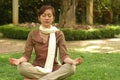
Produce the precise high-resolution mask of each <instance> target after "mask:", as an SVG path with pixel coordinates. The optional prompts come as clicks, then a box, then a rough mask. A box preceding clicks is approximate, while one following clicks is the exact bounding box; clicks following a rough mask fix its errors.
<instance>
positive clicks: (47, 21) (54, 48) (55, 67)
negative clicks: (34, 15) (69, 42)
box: [9, 5, 82, 80]
mask: <svg viewBox="0 0 120 80" xmlns="http://www.w3.org/2000/svg"><path fill="white" fill-rule="evenodd" d="M54 19H55V10H54V8H53V7H52V6H49V5H44V6H42V7H41V8H40V9H39V12H38V20H39V21H40V23H41V25H40V26H39V29H38V30H34V31H31V32H30V33H29V35H28V38H27V41H26V47H25V51H24V53H23V55H22V57H20V58H19V59H16V58H10V59H9V62H10V63H11V64H12V65H15V66H17V67H18V71H19V73H20V74H21V75H22V76H24V77H25V79H24V80H63V79H65V78H67V77H68V76H70V75H72V74H73V73H74V71H75V67H76V65H78V64H80V63H82V60H81V58H77V59H71V58H70V57H69V55H68V51H67V48H66V41H65V38H64V34H63V32H62V31H61V30H59V29H58V28H56V27H55V26H53V25H52V23H53V21H54ZM33 48H34V50H35V59H34V61H33V63H32V64H31V63H30V62H29V60H30V58H31V54H32V51H33ZM58 51H59V54H58ZM58 55H59V56H58ZM58 57H60V60H59V59H58ZM60 62H61V64H59V63H60Z"/></svg>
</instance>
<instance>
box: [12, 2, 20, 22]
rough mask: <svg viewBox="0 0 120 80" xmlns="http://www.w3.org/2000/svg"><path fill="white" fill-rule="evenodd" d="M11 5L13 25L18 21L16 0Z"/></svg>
mask: <svg viewBox="0 0 120 80" xmlns="http://www.w3.org/2000/svg"><path fill="white" fill-rule="evenodd" d="M12 5H13V24H18V20H19V17H18V13H19V9H18V0H13V2H12Z"/></svg>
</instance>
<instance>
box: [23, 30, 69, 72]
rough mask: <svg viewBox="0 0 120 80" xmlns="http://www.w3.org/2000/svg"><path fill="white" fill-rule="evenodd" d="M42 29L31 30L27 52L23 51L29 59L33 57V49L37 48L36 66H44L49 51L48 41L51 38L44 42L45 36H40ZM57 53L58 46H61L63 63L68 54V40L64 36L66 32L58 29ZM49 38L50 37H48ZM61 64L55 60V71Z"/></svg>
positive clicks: (60, 51) (60, 52)
mask: <svg viewBox="0 0 120 80" xmlns="http://www.w3.org/2000/svg"><path fill="white" fill-rule="evenodd" d="M39 33H40V30H34V31H31V32H30V33H29V35H28V38H27V42H26V47H25V52H24V53H23V57H25V58H26V59H27V60H28V61H29V60H30V58H31V54H32V50H33V48H34V50H35V55H36V56H35V59H34V61H33V65H34V66H41V67H44V65H45V61H46V57H47V51H48V42H49V40H48V41H47V42H46V43H44V42H43V38H42V37H41V36H40V34H39ZM55 34H56V55H57V48H58V47H59V54H60V59H61V62H62V63H63V61H64V59H65V58H66V57H69V56H68V53H67V48H66V42H65V38H64V34H63V32H62V31H57V32H56V33H55ZM48 39H49V38H48ZM59 67H60V66H59V65H58V63H57V61H56V56H55V61H54V67H53V71H54V70H56V69H58V68H59Z"/></svg>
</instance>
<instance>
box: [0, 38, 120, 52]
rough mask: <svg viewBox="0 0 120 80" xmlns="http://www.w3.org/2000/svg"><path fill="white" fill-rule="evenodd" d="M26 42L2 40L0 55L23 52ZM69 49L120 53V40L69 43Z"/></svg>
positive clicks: (0, 40)
mask: <svg viewBox="0 0 120 80" xmlns="http://www.w3.org/2000/svg"><path fill="white" fill-rule="evenodd" d="M25 42H26V41H25V40H14V39H0V53H12V52H23V51H24V47H25ZM67 47H68V48H69V49H73V50H77V51H86V52H100V53H103V52H107V53H111V52H120V38H113V39H103V40H84V41H67Z"/></svg>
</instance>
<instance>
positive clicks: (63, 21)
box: [59, 0, 78, 28]
mask: <svg viewBox="0 0 120 80" xmlns="http://www.w3.org/2000/svg"><path fill="white" fill-rule="evenodd" d="M77 3H78V0H63V1H62V4H61V11H60V16H59V26H60V27H64V28H73V27H74V25H75V24H76V16H75V11H76V6H77Z"/></svg>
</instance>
